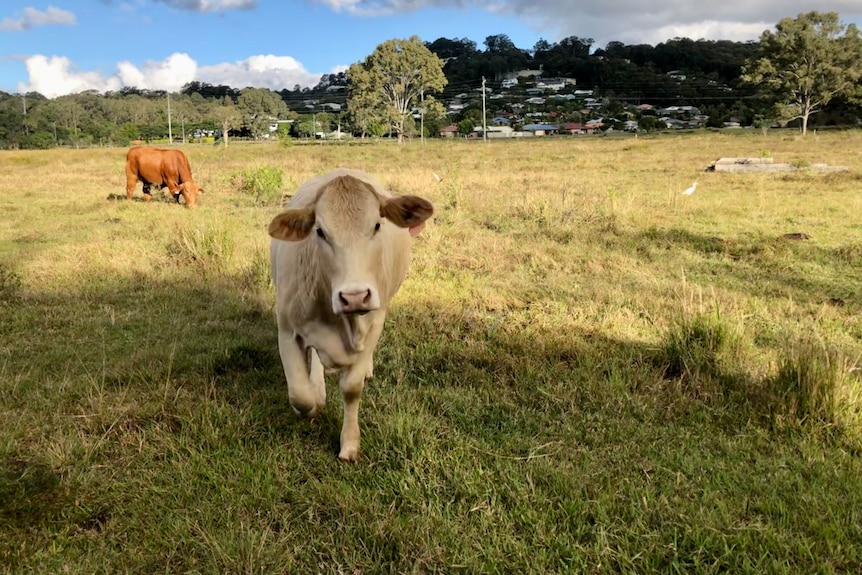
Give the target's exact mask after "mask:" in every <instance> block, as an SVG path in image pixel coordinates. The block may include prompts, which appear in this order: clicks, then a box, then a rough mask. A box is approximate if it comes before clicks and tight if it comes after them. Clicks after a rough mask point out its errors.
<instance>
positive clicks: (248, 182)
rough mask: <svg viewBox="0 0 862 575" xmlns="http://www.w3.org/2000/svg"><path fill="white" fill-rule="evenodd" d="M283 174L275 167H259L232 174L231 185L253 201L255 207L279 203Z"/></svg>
mask: <svg viewBox="0 0 862 575" xmlns="http://www.w3.org/2000/svg"><path fill="white" fill-rule="evenodd" d="M283 177H284V176H283V172H282V169H281V168H277V167H275V166H260V167H258V168H249V169H247V170H241V171H238V172H234V174H233V175H232V176H231V184H232V185H233V186H235V187H237V188H238V189H239V190H240V191H241V192H242V193H243V194H246V195H249V196H251V197H252V198H253V199H254V203H255V205H263V204H270V203H277V202H280V201H281V196H282V185H283Z"/></svg>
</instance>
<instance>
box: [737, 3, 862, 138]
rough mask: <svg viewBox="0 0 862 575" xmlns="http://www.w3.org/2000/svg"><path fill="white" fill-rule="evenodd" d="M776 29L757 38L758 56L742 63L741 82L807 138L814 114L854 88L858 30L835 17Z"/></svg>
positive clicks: (861, 71) (802, 17)
mask: <svg viewBox="0 0 862 575" xmlns="http://www.w3.org/2000/svg"><path fill="white" fill-rule="evenodd" d="M775 28H776V31H775V32H774V33H773V32H771V31H769V30H766V31H764V32H763V34H762V35H761V36H760V54H759V57H756V58H752V59H750V60H748V61H747V62H746V64H745V66H744V68H743V80H744V81H745V82H747V83H751V84H758V85H760V86H761V88H762V89H763V90H764V91H765V94H766V96H767V98H769V99H770V100H772V101H774V102H776V103H778V104H781V105H783V106H784V107H785V108H786V109H787V111H788V117H790V118H791V119H797V118H799V119H801V120H802V133H803V134H805V133H806V131H807V129H808V119H809V118H810V117H811V115H812V114H814V113H816V112H819V111H821V110H822V109H823V107H824V106H826V105H827V104H828V103H829V102H830V100H832V99H833V98H835V97H839V96H850V95H852V93H853V92H854V91H855V90H856V89H857V83H858V82H859V80H860V78H862V40H860V37H859V30H858V29H857V27H856V25H855V24H850V25H844V24H842V23H840V22H839V20H838V14H836V13H835V12H827V13H822V14H821V13H820V12H808V13H807V14H799V15H798V16H797V17H796V18H795V19H791V18H784V19H782V20H781V21H780V22H779V23H778V24H777V25H776V26H775Z"/></svg>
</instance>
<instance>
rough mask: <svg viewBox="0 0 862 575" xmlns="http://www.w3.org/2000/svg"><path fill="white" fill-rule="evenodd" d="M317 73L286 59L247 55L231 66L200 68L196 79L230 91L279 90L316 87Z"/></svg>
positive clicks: (283, 57) (228, 64) (288, 58)
mask: <svg viewBox="0 0 862 575" xmlns="http://www.w3.org/2000/svg"><path fill="white" fill-rule="evenodd" d="M320 76H321V74H313V73H311V72H309V71H308V70H306V69H305V67H303V65H302V64H300V63H299V62H298V61H296V60H295V59H294V58H291V57H290V56H273V55H272V54H268V55H265V56H251V57H250V58H246V59H245V60H241V61H239V62H233V63H224V64H217V65H215V66H204V67H203V68H201V69H200V80H202V81H204V82H208V83H210V84H224V85H227V86H232V87H234V88H244V87H246V86H254V87H256V88H269V89H271V90H281V89H283V88H288V89H293V86H294V85H296V84H299V85H300V86H303V87H305V86H309V87H310V86H316V85H317V82H318V81H319V80H320Z"/></svg>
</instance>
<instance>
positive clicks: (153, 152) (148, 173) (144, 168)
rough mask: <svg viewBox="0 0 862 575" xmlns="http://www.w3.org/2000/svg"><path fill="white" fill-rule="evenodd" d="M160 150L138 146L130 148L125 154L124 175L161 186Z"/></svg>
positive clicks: (162, 181)
mask: <svg viewBox="0 0 862 575" xmlns="http://www.w3.org/2000/svg"><path fill="white" fill-rule="evenodd" d="M166 151H168V150H162V149H160V148H150V147H146V146H138V147H135V148H131V149H130V150H129V151H128V152H127V153H126V173H127V174H131V175H134V176H136V177H137V178H139V179H141V180H143V181H144V182H147V183H150V184H155V185H161V184H162V183H164V180H163V178H162V152H166Z"/></svg>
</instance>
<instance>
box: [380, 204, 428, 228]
mask: <svg viewBox="0 0 862 575" xmlns="http://www.w3.org/2000/svg"><path fill="white" fill-rule="evenodd" d="M433 213H434V204H432V203H431V202H429V201H428V200H426V199H425V198H420V197H419V196H396V197H394V198H386V201H385V202H384V203H383V205H381V206H380V215H381V216H383V217H384V218H386V219H388V220H389V221H390V222H392V223H393V224H395V225H396V226H398V227H400V228H409V229H410V233H411V234H413V235H414V236H415V235H416V234H418V233H419V232H420V231H422V228H424V227H425V220H427V219H428V218H430V217H431V215H432V214H433Z"/></svg>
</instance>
